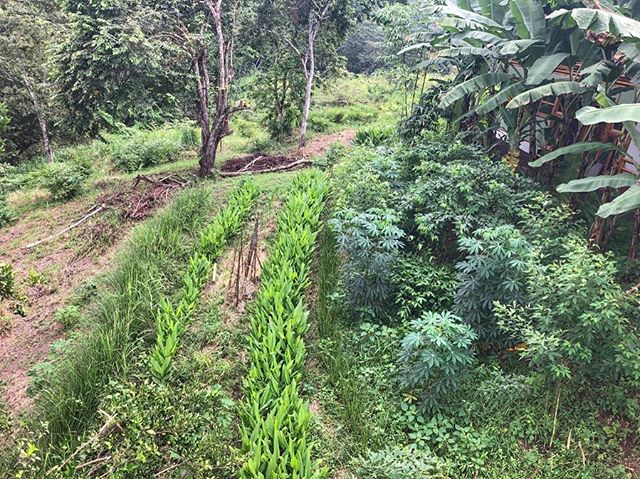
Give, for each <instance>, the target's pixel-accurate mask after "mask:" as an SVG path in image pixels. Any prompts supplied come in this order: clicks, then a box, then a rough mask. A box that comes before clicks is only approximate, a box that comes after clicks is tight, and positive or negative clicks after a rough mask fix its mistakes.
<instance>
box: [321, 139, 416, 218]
mask: <svg viewBox="0 0 640 479" xmlns="http://www.w3.org/2000/svg"><path fill="white" fill-rule="evenodd" d="M334 183H335V186H334V190H335V191H336V192H337V195H336V196H337V197H336V206H335V207H336V209H337V210H341V209H347V208H351V209H355V210H358V211H366V210H368V209H370V208H390V207H394V208H396V209H398V205H399V204H400V200H401V198H402V194H403V187H404V184H403V182H402V181H401V171H400V165H399V163H398V162H397V161H395V159H394V158H392V157H391V156H390V155H386V154H384V152H381V151H376V150H373V149H371V148H363V147H358V148H356V149H354V150H353V151H351V153H349V155H348V156H347V157H346V158H345V159H344V161H342V162H341V163H340V164H339V165H338V166H337V167H336V169H335V181H334Z"/></svg>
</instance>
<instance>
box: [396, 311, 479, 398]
mask: <svg viewBox="0 0 640 479" xmlns="http://www.w3.org/2000/svg"><path fill="white" fill-rule="evenodd" d="M475 339H476V334H475V333H474V332H473V330H472V329H471V328H470V327H469V326H468V325H466V324H464V323H463V322H462V320H461V319H460V318H459V317H457V316H454V315H453V314H451V313H450V312H444V313H432V312H428V313H424V314H423V315H422V316H421V317H420V318H419V319H415V320H413V321H411V330H410V332H409V333H408V334H407V335H406V336H405V338H404V339H403V340H402V348H401V353H400V365H401V369H402V380H401V385H402V386H403V387H405V388H409V389H417V390H419V392H420V394H421V396H422V400H423V406H424V407H425V408H427V409H429V410H433V409H435V408H436V407H437V404H438V400H440V399H441V398H442V396H444V395H446V394H449V393H451V392H453V391H454V390H455V389H456V388H457V387H458V385H459V383H460V381H461V380H462V378H463V376H464V373H465V372H466V371H467V369H468V367H469V366H470V365H471V364H472V363H473V360H474V357H473V352H472V351H471V346H472V344H473V341H474V340H475Z"/></svg>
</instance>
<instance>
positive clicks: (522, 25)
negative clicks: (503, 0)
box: [508, 0, 546, 38]
mask: <svg viewBox="0 0 640 479" xmlns="http://www.w3.org/2000/svg"><path fill="white" fill-rule="evenodd" d="M508 3H509V6H510V7H511V13H512V14H513V18H514V19H515V22H516V30H517V32H518V36H519V37H520V38H544V36H545V25H546V24H545V18H544V10H543V9H542V2H539V1H537V0H510V1H509V2H508Z"/></svg>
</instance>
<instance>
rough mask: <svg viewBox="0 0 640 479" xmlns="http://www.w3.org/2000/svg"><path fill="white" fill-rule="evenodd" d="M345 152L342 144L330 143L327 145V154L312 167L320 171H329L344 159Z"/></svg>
mask: <svg viewBox="0 0 640 479" xmlns="http://www.w3.org/2000/svg"><path fill="white" fill-rule="evenodd" d="M347 152H348V148H347V147H346V146H345V145H344V144H343V143H340V142H336V143H332V144H331V145H329V149H328V150H327V153H326V154H325V155H324V156H322V157H320V159H318V160H316V161H315V162H314V166H315V167H316V168H319V169H321V170H322V171H330V170H332V169H333V167H334V166H335V165H337V164H338V163H340V162H341V161H342V160H343V159H344V158H346V156H347Z"/></svg>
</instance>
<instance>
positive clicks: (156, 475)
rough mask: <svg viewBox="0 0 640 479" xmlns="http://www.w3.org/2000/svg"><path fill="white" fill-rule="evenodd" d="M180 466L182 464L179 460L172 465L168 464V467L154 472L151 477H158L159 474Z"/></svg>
mask: <svg viewBox="0 0 640 479" xmlns="http://www.w3.org/2000/svg"><path fill="white" fill-rule="evenodd" d="M180 466H182V463H181V462H179V463H178V464H174V465H173V466H169V467H167V468H165V469H163V470H162V471H160V472H156V473H155V474H154V476H153V477H160V476H161V475H163V474H165V473H167V472H169V471H171V470H173V469H175V468H176V467H180Z"/></svg>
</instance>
